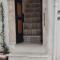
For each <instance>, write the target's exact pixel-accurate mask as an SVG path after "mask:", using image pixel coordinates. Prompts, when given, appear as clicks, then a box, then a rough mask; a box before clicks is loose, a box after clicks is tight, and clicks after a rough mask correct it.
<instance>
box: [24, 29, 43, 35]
mask: <svg viewBox="0 0 60 60" xmlns="http://www.w3.org/2000/svg"><path fill="white" fill-rule="evenodd" d="M23 34H24V35H32V36H39V35H41V34H42V30H41V29H24V31H23Z"/></svg>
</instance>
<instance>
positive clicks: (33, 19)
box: [24, 17, 42, 23]
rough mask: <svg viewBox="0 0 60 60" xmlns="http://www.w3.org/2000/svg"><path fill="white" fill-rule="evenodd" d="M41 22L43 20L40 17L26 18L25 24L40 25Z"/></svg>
mask: <svg viewBox="0 0 60 60" xmlns="http://www.w3.org/2000/svg"><path fill="white" fill-rule="evenodd" d="M41 20H42V18H40V17H38V18H37V17H25V18H24V23H33V22H34V23H35V22H36V23H39V22H41Z"/></svg>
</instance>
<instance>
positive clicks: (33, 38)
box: [24, 35, 42, 44]
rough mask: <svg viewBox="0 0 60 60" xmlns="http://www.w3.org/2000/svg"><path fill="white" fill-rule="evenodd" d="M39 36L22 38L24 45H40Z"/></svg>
mask: <svg viewBox="0 0 60 60" xmlns="http://www.w3.org/2000/svg"><path fill="white" fill-rule="evenodd" d="M41 40H42V38H41V35H40V36H24V42H26V43H28V42H29V43H36V44H37V43H38V44H40V43H41Z"/></svg>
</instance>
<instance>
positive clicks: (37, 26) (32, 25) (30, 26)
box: [23, 23, 42, 29]
mask: <svg viewBox="0 0 60 60" xmlns="http://www.w3.org/2000/svg"><path fill="white" fill-rule="evenodd" d="M23 28H24V29H41V28H42V26H41V23H24V24H23Z"/></svg>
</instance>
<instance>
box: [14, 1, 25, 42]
mask: <svg viewBox="0 0 60 60" xmlns="http://www.w3.org/2000/svg"><path fill="white" fill-rule="evenodd" d="M15 11H16V43H20V42H23V19H24V18H23V13H22V0H15Z"/></svg>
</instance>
